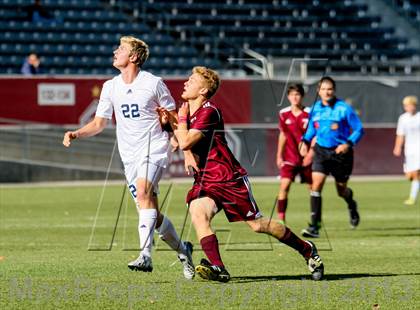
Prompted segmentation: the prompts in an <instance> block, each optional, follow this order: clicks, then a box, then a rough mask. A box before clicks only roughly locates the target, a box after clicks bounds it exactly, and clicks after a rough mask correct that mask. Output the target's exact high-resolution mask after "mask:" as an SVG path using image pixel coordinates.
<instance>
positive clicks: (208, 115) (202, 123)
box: [190, 108, 220, 135]
mask: <svg viewBox="0 0 420 310" xmlns="http://www.w3.org/2000/svg"><path fill="white" fill-rule="evenodd" d="M219 122H220V115H219V112H217V110H216V109H213V108H205V109H202V110H201V111H200V113H198V115H197V116H196V119H195V120H194V122H193V123H192V124H191V126H190V129H197V130H200V131H201V132H202V133H203V134H204V135H206V134H207V133H208V132H209V131H212V130H214V129H215V128H216V127H217V124H218V123H219Z"/></svg>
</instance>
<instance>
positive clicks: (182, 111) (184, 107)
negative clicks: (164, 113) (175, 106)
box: [178, 102, 190, 117]
mask: <svg viewBox="0 0 420 310" xmlns="http://www.w3.org/2000/svg"><path fill="white" fill-rule="evenodd" d="M189 112H190V106H189V104H188V102H184V103H183V104H182V105H181V106H180V107H179V110H178V117H180V116H181V117H187V116H188V113H189Z"/></svg>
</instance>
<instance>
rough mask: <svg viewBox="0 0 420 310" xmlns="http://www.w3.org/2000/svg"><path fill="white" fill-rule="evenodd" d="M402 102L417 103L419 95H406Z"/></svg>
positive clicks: (404, 103)
mask: <svg viewBox="0 0 420 310" xmlns="http://www.w3.org/2000/svg"><path fill="white" fill-rule="evenodd" d="M402 103H403V105H407V104H413V105H416V104H417V97H416V96H407V97H404V99H403V101H402Z"/></svg>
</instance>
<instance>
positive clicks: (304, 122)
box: [279, 107, 309, 166]
mask: <svg viewBox="0 0 420 310" xmlns="http://www.w3.org/2000/svg"><path fill="white" fill-rule="evenodd" d="M308 117H309V108H304V110H303V111H302V112H301V113H300V114H299V115H298V116H295V115H293V113H292V109H291V107H287V108H284V109H282V110H280V113H279V129H280V130H281V132H283V133H284V135H285V136H286V144H285V146H284V149H283V154H282V155H283V161H284V162H285V164H289V165H293V166H300V165H301V164H302V156H300V154H299V143H300V142H301V140H302V136H303V134H304V133H305V131H306V127H307V126H308Z"/></svg>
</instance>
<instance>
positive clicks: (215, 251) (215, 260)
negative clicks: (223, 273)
mask: <svg viewBox="0 0 420 310" xmlns="http://www.w3.org/2000/svg"><path fill="white" fill-rule="evenodd" d="M200 244H201V248H202V249H203V251H204V253H206V255H207V257H208V258H209V261H210V263H211V264H212V265H216V266H219V267H224V266H225V265H224V264H223V262H222V258H221V257H220V252H219V241H217V237H216V235H215V234H213V235H210V236H207V237H204V238H202V239H201V240H200Z"/></svg>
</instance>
